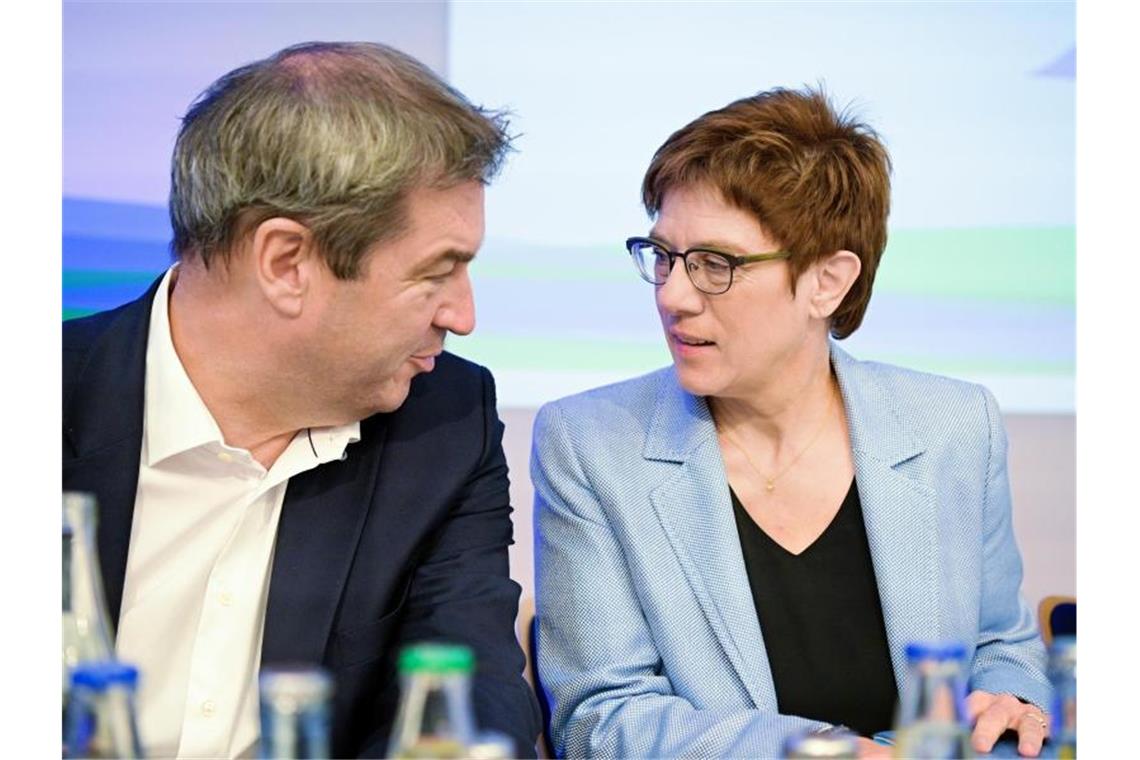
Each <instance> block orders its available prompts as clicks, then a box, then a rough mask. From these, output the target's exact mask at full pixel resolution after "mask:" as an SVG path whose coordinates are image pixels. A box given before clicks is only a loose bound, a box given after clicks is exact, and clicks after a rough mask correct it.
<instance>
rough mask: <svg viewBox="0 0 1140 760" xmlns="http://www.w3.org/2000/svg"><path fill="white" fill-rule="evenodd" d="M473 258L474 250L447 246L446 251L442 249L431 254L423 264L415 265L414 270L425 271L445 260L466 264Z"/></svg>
mask: <svg viewBox="0 0 1140 760" xmlns="http://www.w3.org/2000/svg"><path fill="white" fill-rule="evenodd" d="M474 258H475V252H474V251H461V250H459V249H458V248H449V249H448V250H446V251H442V252H440V253H437V254H436V255H435V256H432V257H431V258H430V259H428V260H427V261H425V262H424V263H423V264H421V265H420V266H418V267H416V272H417V273H420V272H426V271H428V270H430V269H433V268H434V267H437V266H439V265H440V264H441V263H443V262H445V261H452V262H455V263H456V264H466V263H468V262H469V261H471V260H472V259H474Z"/></svg>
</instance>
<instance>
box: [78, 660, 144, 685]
mask: <svg viewBox="0 0 1140 760" xmlns="http://www.w3.org/2000/svg"><path fill="white" fill-rule="evenodd" d="M138 681H139V669H138V668H136V667H135V666H134V665H129V664H127V663H125V662H118V661H116V660H106V661H97V662H85V663H82V664H80V665H76V666H75V668H74V669H73V670H72V671H71V685H72V686H83V687H86V688H88V689H95V690H96V691H102V690H104V689H106V688H107V687H109V686H120V685H121V686H129V687H131V688H132V689H133V688H134V687H135V686H136V685H137V684H138Z"/></svg>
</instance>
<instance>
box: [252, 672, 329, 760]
mask: <svg viewBox="0 0 1140 760" xmlns="http://www.w3.org/2000/svg"><path fill="white" fill-rule="evenodd" d="M258 680H259V684H260V692H261V751H260V756H261V757H262V758H266V759H268V758H274V759H276V760H301V759H302V758H305V759H306V760H308V759H310V758H311V759H315V758H329V757H332V754H331V752H330V745H329V716H330V707H329V700H330V699H331V698H332V693H333V682H332V678H331V677H330V676H329V674H328V673H327V672H326V671H324V670H322V669H321V668H317V667H309V666H282V667H274V668H263V669H262V671H261V676H260V677H259V679H258Z"/></svg>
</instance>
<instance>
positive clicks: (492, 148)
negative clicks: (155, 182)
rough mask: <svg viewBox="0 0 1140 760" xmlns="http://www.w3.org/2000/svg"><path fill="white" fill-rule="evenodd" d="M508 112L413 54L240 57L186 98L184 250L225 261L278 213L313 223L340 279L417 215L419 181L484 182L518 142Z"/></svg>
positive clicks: (374, 48)
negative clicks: (476, 101) (485, 103)
mask: <svg viewBox="0 0 1140 760" xmlns="http://www.w3.org/2000/svg"><path fill="white" fill-rule="evenodd" d="M506 130H507V120H506V117H505V115H504V114H503V113H502V112H493V111H487V110H484V109H482V108H479V107H476V106H474V105H472V104H471V103H470V102H469V101H468V100H467V98H465V97H464V96H463V95H462V94H461V93H459V92H458V91H457V90H455V89H453V88H452V87H450V86H449V85H448V84H447V83H445V82H444V81H443V80H442V79H440V78H439V77H438V76H437V75H436V74H434V73H433V72H432V71H431V70H429V69H428V68H427V67H426V66H424V65H423V64H421V63H420V62H419V61H417V60H415V59H414V58H412V57H411V56H409V55H406V54H404V53H401V52H400V51H398V50H395V49H393V48H391V47H388V46H385V45H380V44H376V43H367V42H351V43H348V42H309V43H304V44H300V45H294V46H292V47H288V48H285V49H284V50H282V51H280V52H278V53H276V54H274V55H272V56H270V57H269V58H266V59H264V60H261V61H257V62H255V63H251V64H248V65H246V66H242V67H241V68H238V69H235V70H234V71H231V72H230V73H228V74H226V75H225V76H223V77H221V78H220V79H219V80H218V81H216V82H214V84H212V85H211V86H210V87H209V88H207V89H206V90H205V91H204V92H203V93H202V94H201V95H199V96H198V98H197V100H195V102H194V103H193V104H192V105H191V106H190V110H189V111H188V112H187V114H186V117H185V118H184V119H183V120H182V127H181V129H180V130H179V133H178V139H177V142H176V143H175V146H174V157H173V161H172V166H171V189H170V221H171V226H172V227H173V229H174V241H173V248H174V250H175V252H176V253H177V254H178V256H179V257H182V258H186V257H188V256H193V255H197V256H200V257H201V259H202V261H203V263H204V264H205V265H206V266H207V267H209V266H210V265H211V263H212V262H213V261H216V260H218V259H221V260H222V261H223V262H224V261H225V260H226V259H227V258H228V257H229V255H230V253H231V251H232V249H233V247H234V245H235V244H236V243H237V242H238V240H240V238H241V237H242V236H244V235H245V234H247V233H248V232H249V231H251V230H253V229H255V228H256V227H257V225H258V224H260V223H262V222H264V221H265V220H267V219H271V218H273V217H278V216H280V217H286V218H289V219H293V220H295V221H297V222H300V223H302V224H304V225H305V226H306V227H308V228H309V229H310V230H311V231H312V233H313V239H314V242H315V243H316V247H317V250H318V251H319V252H320V255H321V256H323V257H324V260H325V262H326V263H327V264H328V266H329V268H330V269H331V270H332V272H333V273H334V274H335V275H336V276H337V277H339V278H341V279H352V278H355V277H358V276H359V275H360V274H361V271H362V264H363V263H364V257H365V253H366V252H367V250H368V249H369V248H370V247H371V246H372V245H374V244H376V243H377V242H382V241H385V240H390V239H392V238H395V237H398V236H399V235H400V234H401V233H403V232H404V231H405V230H406V228H407V223H408V220H407V211H406V208H405V206H406V200H407V196H408V194H409V193H410V192H411V191H412V190H413V189H414V188H417V187H421V186H430V187H448V186H452V185H455V184H458V183H461V182H463V181H479V182H483V183H487V182H489V181H490V180H491V178H492V177H494V175H495V174H496V173H497V172H498V170H499V168H500V166H501V165H502V162H503V159H504V157H505V155H506V153H507V152H508V151H509V150H510V149H511V146H510V141H511V137H510V136H509V135H508V134H507V131H506Z"/></svg>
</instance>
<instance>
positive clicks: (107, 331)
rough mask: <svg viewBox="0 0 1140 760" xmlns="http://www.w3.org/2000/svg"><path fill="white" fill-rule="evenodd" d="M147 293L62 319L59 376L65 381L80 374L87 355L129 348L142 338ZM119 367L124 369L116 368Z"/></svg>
mask: <svg viewBox="0 0 1140 760" xmlns="http://www.w3.org/2000/svg"><path fill="white" fill-rule="evenodd" d="M149 295H150V293H149V292H148V293H147V294H146V295H144V296H143V297H142V298H140V299H138V300H135V301H131V302H130V303H125V304H123V305H122V306H118V307H116V308H114V309H110V310H108V311H101V312H98V313H96V314H91V315H89V316H86V317H78V318H75V319H68V320H65V321H64V322H63V324H62V328H61V334H62V349H63V379H64V385H65V391H66V387H67V384H68V383H69V382H71V381H73V380H75V379H76V378H77V377H78V376H80V375H81V374H83V371H84V369H85V368H86V367H87V366H88V365H89V363H90V361H91V358H92V356H93V355H95V354H96V353H97V352H98V351H99V350H101V349H105V348H107V347H111V348H113V349H115V350H117V351H121V350H131V349H132V346H130V345H128V344H130V343H133V342H134V341H137V340H140V339H142V340H145V338H146V327H147V325H148V324H149V320H148V315H149V313H150V309H149V305H150V299H149V297H148V296H149ZM120 369H124V370H125V368H123V367H120Z"/></svg>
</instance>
